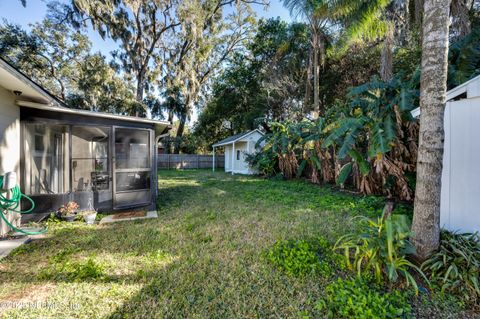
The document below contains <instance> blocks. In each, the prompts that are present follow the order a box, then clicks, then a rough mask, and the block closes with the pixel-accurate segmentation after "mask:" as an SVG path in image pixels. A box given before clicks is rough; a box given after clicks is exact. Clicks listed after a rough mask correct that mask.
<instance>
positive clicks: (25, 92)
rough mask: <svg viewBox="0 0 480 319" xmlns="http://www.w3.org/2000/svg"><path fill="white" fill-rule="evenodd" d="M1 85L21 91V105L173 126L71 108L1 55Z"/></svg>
mask: <svg viewBox="0 0 480 319" xmlns="http://www.w3.org/2000/svg"><path fill="white" fill-rule="evenodd" d="M0 87H3V88H5V89H6V90H8V91H11V92H14V93H15V91H18V92H21V94H20V95H18V97H17V98H16V101H15V103H16V104H17V105H18V106H20V107H28V108H34V109H40V110H45V111H52V112H61V113H70V114H78V115H84V116H92V117H100V118H109V119H114V120H119V121H130V122H137V123H148V124H153V125H155V128H156V130H157V131H158V132H163V131H165V130H166V129H168V128H171V124H170V122H167V121H159V120H153V119H147V118H140V117H135V116H127V115H118V114H112V113H105V112H94V111H87V110H77V109H72V108H69V107H67V106H66V105H65V103H64V102H62V101H61V100H59V99H58V98H56V97H55V96H54V95H53V94H52V93H50V92H49V91H48V90H46V89H45V88H43V87H42V86H41V85H39V84H37V83H36V82H35V81H33V80H32V79H30V78H29V77H28V76H27V75H25V74H24V73H23V72H22V71H20V70H18V69H17V68H16V67H15V66H13V65H12V64H11V63H9V62H8V61H7V60H5V59H4V58H2V57H0Z"/></svg>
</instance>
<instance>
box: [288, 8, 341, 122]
mask: <svg viewBox="0 0 480 319" xmlns="http://www.w3.org/2000/svg"><path fill="white" fill-rule="evenodd" d="M330 2H331V1H328V0H283V5H284V6H285V7H286V8H287V9H288V10H290V13H291V14H292V15H293V16H295V17H298V16H301V17H303V18H305V19H306V20H307V21H308V25H309V26H310V31H311V36H310V43H311V46H312V52H311V55H310V63H309V67H308V72H307V76H308V77H309V78H308V79H307V82H308V83H309V82H310V74H311V71H312V70H313V114H314V118H317V117H318V116H319V115H320V113H321V112H320V67H321V66H322V65H323V63H324V57H325V40H326V28H328V26H329V25H330V23H331V22H332V15H331V14H330V13H331V12H330ZM307 91H308V90H307ZM307 98H309V97H307Z"/></svg>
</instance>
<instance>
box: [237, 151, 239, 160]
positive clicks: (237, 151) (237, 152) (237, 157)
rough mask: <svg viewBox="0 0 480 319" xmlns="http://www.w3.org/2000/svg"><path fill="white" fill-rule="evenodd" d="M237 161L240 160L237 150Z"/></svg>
mask: <svg viewBox="0 0 480 319" xmlns="http://www.w3.org/2000/svg"><path fill="white" fill-rule="evenodd" d="M239 160H240V151H239V150H237V161H239Z"/></svg>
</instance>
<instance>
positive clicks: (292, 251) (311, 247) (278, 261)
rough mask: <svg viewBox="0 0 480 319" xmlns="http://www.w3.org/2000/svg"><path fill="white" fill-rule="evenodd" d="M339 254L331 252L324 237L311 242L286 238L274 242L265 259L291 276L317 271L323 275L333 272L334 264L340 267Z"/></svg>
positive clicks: (329, 274)
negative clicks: (285, 239)
mask: <svg viewBox="0 0 480 319" xmlns="http://www.w3.org/2000/svg"><path fill="white" fill-rule="evenodd" d="M337 256H338V257H340V256H339V255H337V254H335V253H333V251H332V249H331V247H330V245H329V243H328V242H327V241H326V240H325V239H324V238H319V239H317V240H315V241H312V242H307V241H305V240H296V241H295V240H287V241H280V242H278V243H276V244H275V245H274V246H273V247H272V249H270V250H269V251H268V253H267V259H268V260H269V261H270V262H271V263H272V264H274V265H275V266H277V267H278V268H280V269H281V270H283V271H284V272H286V273H287V274H289V275H292V276H304V275H306V274H313V273H317V274H320V275H321V276H323V277H328V276H331V275H332V274H333V273H334V268H333V267H332V266H333V265H334V264H337V266H340V267H341V262H340V261H339V258H338V257H337Z"/></svg>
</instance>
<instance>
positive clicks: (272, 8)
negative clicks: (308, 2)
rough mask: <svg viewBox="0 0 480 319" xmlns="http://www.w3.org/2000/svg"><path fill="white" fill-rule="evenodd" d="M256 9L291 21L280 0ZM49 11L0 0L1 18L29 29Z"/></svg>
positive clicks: (96, 40)
mask: <svg viewBox="0 0 480 319" xmlns="http://www.w3.org/2000/svg"><path fill="white" fill-rule="evenodd" d="M254 9H255V11H256V13H257V15H258V16H259V17H263V18H276V17H280V18H281V19H282V20H286V21H290V20H291V19H290V14H289V12H288V10H287V9H285V8H284V7H283V5H282V4H281V3H280V1H279V0H270V5H269V6H268V7H267V8H266V9H265V8H264V7H263V6H260V5H255V6H254ZM46 13H47V4H46V1H44V0H27V6H26V7H25V8H24V7H23V6H22V4H21V2H20V0H0V19H1V20H2V21H3V20H4V19H6V20H7V21H8V22H13V23H16V24H19V25H21V26H22V27H24V28H25V29H29V24H30V23H35V22H39V21H41V20H42V19H43V18H44V17H45V15H46ZM88 37H89V38H90V41H92V43H93V51H101V52H102V53H103V54H104V55H107V56H109V53H110V52H111V51H113V50H114V49H115V48H116V45H115V42H114V41H112V40H111V39H105V40H103V39H102V38H101V37H100V36H99V35H98V33H97V32H95V31H94V30H92V29H91V28H89V30H88Z"/></svg>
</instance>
